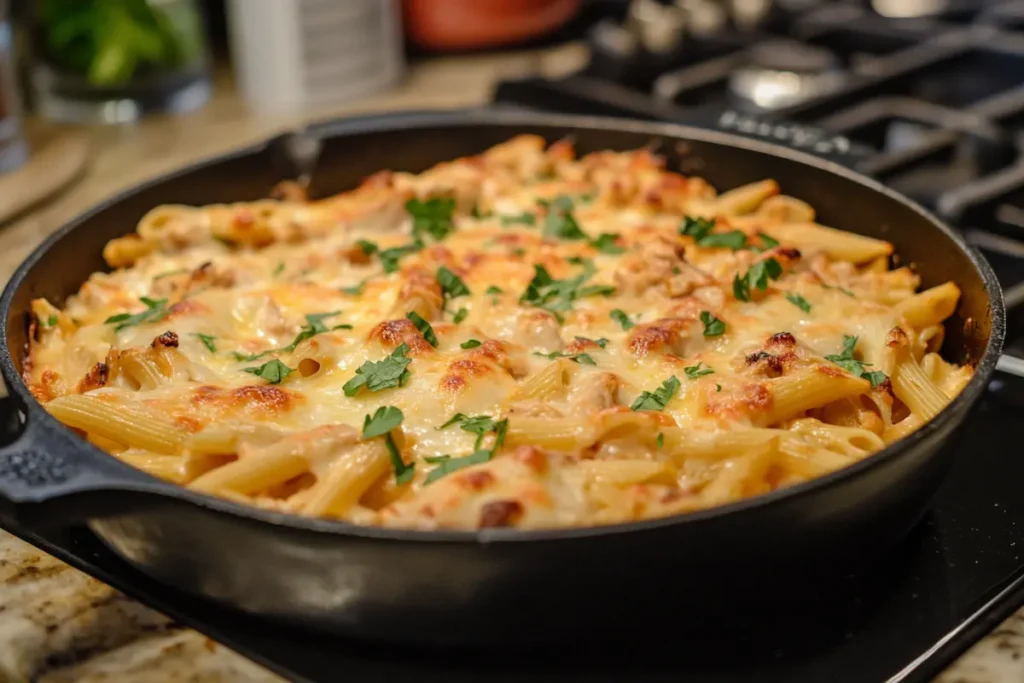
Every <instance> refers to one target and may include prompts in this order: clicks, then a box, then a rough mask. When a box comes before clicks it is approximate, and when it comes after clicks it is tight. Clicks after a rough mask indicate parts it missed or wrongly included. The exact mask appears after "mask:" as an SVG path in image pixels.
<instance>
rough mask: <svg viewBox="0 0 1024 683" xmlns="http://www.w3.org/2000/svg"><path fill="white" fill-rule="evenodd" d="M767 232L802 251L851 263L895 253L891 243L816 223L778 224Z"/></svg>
mask: <svg viewBox="0 0 1024 683" xmlns="http://www.w3.org/2000/svg"><path fill="white" fill-rule="evenodd" d="M765 232H767V233H768V234H769V235H771V236H772V237H774V238H775V239H776V240H779V241H780V242H785V243H787V244H793V245H795V246H796V247H797V248H799V249H806V250H808V251H823V252H824V253H825V254H827V255H828V256H829V258H834V259H838V260H840V261H848V262H850V263H857V264H860V263H868V262H870V261H874V260H875V259H878V258H882V257H888V256H889V255H890V254H892V245H891V244H889V243H888V242H884V241H882V240H877V239H874V238H873V237H865V236H864V235H857V234H854V233H852V232H846V231H844V230H836V229H835V228H828V227H825V226H824V225H819V224H817V223H779V224H778V225H773V226H771V227H770V228H767V229H766V230H765Z"/></svg>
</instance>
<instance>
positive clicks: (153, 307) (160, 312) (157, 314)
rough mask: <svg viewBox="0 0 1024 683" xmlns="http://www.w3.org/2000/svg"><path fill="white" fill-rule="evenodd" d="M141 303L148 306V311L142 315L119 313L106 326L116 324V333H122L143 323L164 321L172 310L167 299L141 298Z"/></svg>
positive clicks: (110, 318) (108, 319)
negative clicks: (125, 329) (168, 306)
mask: <svg viewBox="0 0 1024 683" xmlns="http://www.w3.org/2000/svg"><path fill="white" fill-rule="evenodd" d="M139 301H141V302H142V303H144V304H145V305H146V310H144V311H142V312H141V313H135V314H134V315H133V314H131V313H119V314H117V315H112V316H110V317H109V318H107V319H106V320H104V321H103V322H104V324H114V323H116V325H115V327H114V331H115V332H120V331H121V330H123V329H124V328H126V327H132V326H133V325H141V324H142V323H155V322H159V321H161V320H163V319H164V318H166V317H167V316H168V315H169V314H170V310H169V309H168V308H167V299H150V298H149V297H147V296H143V297H139Z"/></svg>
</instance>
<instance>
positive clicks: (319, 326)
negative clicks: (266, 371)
mask: <svg viewBox="0 0 1024 683" xmlns="http://www.w3.org/2000/svg"><path fill="white" fill-rule="evenodd" d="M340 312H341V311H330V312H328V313H307V314H306V324H305V325H303V327H302V329H301V330H299V334H298V336H297V337H295V339H294V340H292V343H291V344H289V345H288V346H283V347H281V348H280V349H278V350H279V351H294V350H295V347H297V346H298V345H299V344H301V343H302V342H304V341H306V340H307V339H309V338H310V337H315V336H316V335H318V334H323V333H324V332H327V331H328V329H327V325H324V320H325V319H326V318H332V317H334V316H336V315H338V314H339V313H340ZM339 327H350V326H345V325H341V326H339ZM335 329H337V328H335Z"/></svg>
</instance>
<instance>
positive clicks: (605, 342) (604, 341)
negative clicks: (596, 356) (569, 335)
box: [576, 337, 608, 349]
mask: <svg viewBox="0 0 1024 683" xmlns="http://www.w3.org/2000/svg"><path fill="white" fill-rule="evenodd" d="M576 339H578V340H579V341H581V342H593V343H594V344H597V345H598V346H600V347H601V348H602V349H603V348H605V347H606V346H608V340H607V339H605V338H604V337H601V338H599V339H591V338H590V337H576Z"/></svg>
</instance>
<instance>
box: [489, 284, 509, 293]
mask: <svg viewBox="0 0 1024 683" xmlns="http://www.w3.org/2000/svg"><path fill="white" fill-rule="evenodd" d="M504 293H505V290H504V289H502V288H501V287H497V286H495V285H491V286H490V287H488V288H487V289H486V291H484V294H504Z"/></svg>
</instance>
